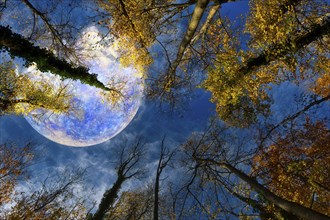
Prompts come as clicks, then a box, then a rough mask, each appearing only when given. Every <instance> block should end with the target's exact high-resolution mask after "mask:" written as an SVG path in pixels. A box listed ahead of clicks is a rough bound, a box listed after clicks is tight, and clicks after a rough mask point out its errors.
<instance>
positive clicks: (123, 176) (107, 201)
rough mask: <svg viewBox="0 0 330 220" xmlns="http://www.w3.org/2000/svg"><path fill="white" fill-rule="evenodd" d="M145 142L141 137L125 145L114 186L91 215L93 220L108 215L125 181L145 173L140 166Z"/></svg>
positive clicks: (99, 219) (121, 152)
mask: <svg viewBox="0 0 330 220" xmlns="http://www.w3.org/2000/svg"><path fill="white" fill-rule="evenodd" d="M143 145H144V144H143V143H142V140H141V138H138V139H136V140H135V142H134V143H133V144H132V146H131V147H130V148H127V146H126V145H125V146H123V148H122V150H121V151H120V155H119V162H118V166H117V168H116V169H117V179H116V181H115V183H114V184H113V186H112V187H111V188H110V189H108V190H106V191H105V193H104V194H103V198H102V200H101V202H100V204H99V207H98V209H97V210H96V212H95V213H94V214H93V215H92V216H91V219H92V220H101V219H103V218H104V217H106V216H107V213H108V212H109V210H111V209H112V208H113V206H114V204H115V202H116V201H117V199H118V196H119V192H120V189H121V187H122V185H123V183H124V182H125V181H127V180H129V179H131V178H133V177H137V176H139V175H141V174H142V173H143V169H142V168H141V167H140V166H139V163H140V162H141V158H142V156H143V154H144V150H143Z"/></svg>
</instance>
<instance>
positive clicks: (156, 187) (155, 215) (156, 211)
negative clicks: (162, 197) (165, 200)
mask: <svg viewBox="0 0 330 220" xmlns="http://www.w3.org/2000/svg"><path fill="white" fill-rule="evenodd" d="M159 177H160V173H159V172H158V169H157V174H156V181H155V190H154V196H155V198H154V220H158V216H159V214H158V204H159Z"/></svg>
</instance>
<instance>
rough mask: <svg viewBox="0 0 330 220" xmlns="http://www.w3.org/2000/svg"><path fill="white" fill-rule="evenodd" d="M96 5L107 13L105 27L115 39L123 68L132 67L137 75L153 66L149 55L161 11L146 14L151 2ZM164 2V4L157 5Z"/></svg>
mask: <svg viewBox="0 0 330 220" xmlns="http://www.w3.org/2000/svg"><path fill="white" fill-rule="evenodd" d="M97 2H98V5H99V6H100V7H101V8H102V9H104V10H105V11H107V12H109V14H110V16H111V18H106V20H104V21H102V22H101V23H102V24H103V23H104V24H105V25H106V26H107V27H108V28H109V31H110V33H111V34H112V35H113V36H114V37H115V39H116V43H117V45H118V47H119V49H120V53H121V54H120V55H121V58H120V62H121V64H122V65H123V66H129V65H133V66H134V67H135V68H136V69H137V70H138V72H139V73H140V74H144V73H145V69H146V67H148V66H149V65H150V64H151V63H152V61H153V60H152V58H151V56H150V54H149V52H148V47H150V46H151V45H152V44H153V42H154V41H155V39H156V29H155V22H156V21H157V20H158V19H159V18H160V17H161V16H162V13H161V11H160V10H149V11H145V9H146V8H148V7H151V6H152V4H153V3H154V1H152V0H146V1H135V0H129V1H127V0H126V1H122V0H98V1H97ZM160 2H166V1H160Z"/></svg>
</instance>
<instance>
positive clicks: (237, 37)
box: [203, 0, 329, 126]
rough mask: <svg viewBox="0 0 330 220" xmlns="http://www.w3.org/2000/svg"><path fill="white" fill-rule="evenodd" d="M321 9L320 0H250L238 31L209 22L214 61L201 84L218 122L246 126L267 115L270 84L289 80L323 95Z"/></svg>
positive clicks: (324, 9) (324, 42)
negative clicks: (245, 15)
mask: <svg viewBox="0 0 330 220" xmlns="http://www.w3.org/2000/svg"><path fill="white" fill-rule="evenodd" d="M327 9H329V6H328V5H327V4H326V3H324V2H322V1H296V0H281V1H274V0H267V1H261V0H254V1H251V2H250V14H249V15H248V17H247V20H246V23H245V32H244V33H243V32H242V31H240V30H237V28H236V29H235V28H233V27H232V26H230V24H228V21H226V20H225V21H221V20H218V21H216V22H214V23H213V24H212V25H211V26H210V28H209V29H208V36H209V37H210V39H211V42H214V43H212V44H213V48H214V50H215V51H216V59H215V60H214V62H213V65H211V67H209V71H208V75H207V79H206V80H205V81H204V84H203V87H204V88H205V89H207V90H208V91H210V92H211V93H212V98H211V101H212V102H214V103H216V108H217V112H218V115H219V117H220V118H221V119H222V120H223V121H225V122H227V123H229V124H231V125H235V126H248V125H249V124H251V123H253V122H256V119H257V116H258V114H268V113H269V112H268V104H269V103H268V101H269V97H268V92H267V91H268V89H269V88H270V86H271V84H279V83H281V82H283V81H287V80H289V81H291V82H294V83H297V84H304V85H305V86H306V87H307V89H309V90H311V91H314V92H315V93H317V94H318V95H322V96H325V95H326V94H327V91H328V88H327V86H325V84H326V82H327V78H328V77H327V73H328V72H329V71H328V69H329V68H328V66H329V48H328V46H327V42H328V41H329V40H328V37H327V36H326V34H323V33H321V31H320V30H321V29H322V30H325V29H326V28H328V26H329V24H328V23H326V25H325V27H323V28H321V29H320V30H319V29H318V27H320V25H323V24H325V21H326V20H327V16H328V14H327ZM244 34H246V35H244ZM317 34H319V35H318V36H317ZM247 38H248V44H247V45H246V44H245V43H246V42H247Z"/></svg>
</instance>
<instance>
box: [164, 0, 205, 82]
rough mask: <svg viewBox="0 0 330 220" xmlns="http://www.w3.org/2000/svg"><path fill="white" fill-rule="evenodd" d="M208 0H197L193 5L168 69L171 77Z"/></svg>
mask: <svg viewBox="0 0 330 220" xmlns="http://www.w3.org/2000/svg"><path fill="white" fill-rule="evenodd" d="M208 3H209V0H198V1H197V4H196V6H195V9H194V12H193V15H192V17H191V20H190V22H189V26H188V29H187V31H186V33H185V35H184V37H183V39H182V41H181V44H180V47H179V50H178V53H177V56H176V59H175V60H174V62H173V63H172V65H171V67H170V70H169V76H171V77H173V76H174V74H175V71H176V69H177V67H178V66H179V64H180V62H181V59H182V57H183V54H184V52H185V50H186V48H187V46H188V45H189V43H190V42H191V40H192V37H193V36H194V34H195V32H196V29H197V27H198V24H199V22H200V21H201V19H202V16H203V14H204V11H205V9H206V6H207V5H208Z"/></svg>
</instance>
